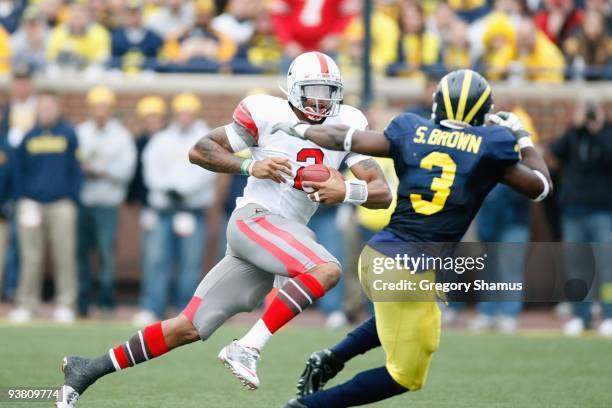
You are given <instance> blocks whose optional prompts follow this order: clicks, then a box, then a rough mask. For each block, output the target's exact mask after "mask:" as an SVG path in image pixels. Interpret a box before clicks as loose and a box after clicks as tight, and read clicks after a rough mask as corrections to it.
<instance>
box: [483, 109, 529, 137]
mask: <svg viewBox="0 0 612 408" xmlns="http://www.w3.org/2000/svg"><path fill="white" fill-rule="evenodd" d="M489 120H490V121H491V122H493V123H495V124H496V125H499V126H502V127H505V128H507V129H508V130H510V132H511V133H512V134H513V135H514V137H516V139H517V140H519V139H521V138H523V137H529V132H527V131H526V130H525V125H523V122H521V120H520V119H519V117H518V116H517V115H515V114H514V113H512V112H497V113H494V114H491V115H489Z"/></svg>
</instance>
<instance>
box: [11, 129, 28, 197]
mask: <svg viewBox="0 0 612 408" xmlns="http://www.w3.org/2000/svg"><path fill="white" fill-rule="evenodd" d="M25 144H26V138H25V137H24V139H23V141H22V143H20V144H19V146H18V147H17V148H16V149H15V150H14V151H13V163H12V170H13V171H12V172H11V173H12V175H13V177H12V181H13V198H14V199H15V200H17V199H19V198H20V197H21V195H22V193H23V192H22V187H23V164H24V160H25Z"/></svg>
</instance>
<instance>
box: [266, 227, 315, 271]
mask: <svg viewBox="0 0 612 408" xmlns="http://www.w3.org/2000/svg"><path fill="white" fill-rule="evenodd" d="M255 222H256V223H257V224H259V225H260V226H261V227H262V228H264V229H266V230H268V231H270V232H271V233H272V234H274V235H276V236H278V237H279V238H280V239H282V240H283V241H285V242H286V243H287V244H289V245H290V246H292V247H293V248H295V249H296V250H297V251H298V252H301V253H302V254H304V255H306V257H308V259H310V260H311V261H312V262H313V263H314V264H315V265H321V264H324V263H325V261H324V260H322V259H321V258H319V256H318V255H317V254H315V253H314V251H313V250H312V249H310V248H308V247H307V246H306V245H304V244H302V243H301V242H300V241H298V240H297V239H296V238H295V237H294V236H293V235H291V234H290V233H289V232H287V231H285V230H282V229H280V228H278V227H277V226H276V225H274V224H272V223H271V222H270V221H268V220H267V219H266V217H259V218H257V219H255Z"/></svg>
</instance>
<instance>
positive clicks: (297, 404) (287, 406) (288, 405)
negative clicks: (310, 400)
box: [283, 398, 308, 408]
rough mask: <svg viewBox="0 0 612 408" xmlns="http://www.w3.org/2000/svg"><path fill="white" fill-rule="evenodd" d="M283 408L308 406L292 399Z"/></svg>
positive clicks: (299, 400) (305, 407)
mask: <svg viewBox="0 0 612 408" xmlns="http://www.w3.org/2000/svg"><path fill="white" fill-rule="evenodd" d="M283 408H308V406H307V405H304V404H303V403H302V400H301V399H299V398H294V399H292V400H290V401H289V402H287V403H286V404H285V405H283Z"/></svg>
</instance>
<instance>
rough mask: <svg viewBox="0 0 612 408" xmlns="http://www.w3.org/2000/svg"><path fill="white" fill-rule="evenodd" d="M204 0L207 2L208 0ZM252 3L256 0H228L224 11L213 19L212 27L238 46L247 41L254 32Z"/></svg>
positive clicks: (253, 6)
mask: <svg viewBox="0 0 612 408" xmlns="http://www.w3.org/2000/svg"><path fill="white" fill-rule="evenodd" d="M199 1H200V2H202V1H203V0H199ZM204 1H205V2H209V1H210V0H204ZM254 3H256V2H253V1H250V0H230V1H229V3H228V4H227V8H226V11H225V12H224V13H223V14H221V15H219V16H217V17H215V18H214V19H213V21H212V27H213V28H214V29H215V30H217V31H218V32H219V33H222V34H224V35H226V36H228V37H229V38H231V39H232V40H233V41H234V42H235V43H236V44H238V45H239V46H241V45H244V44H246V43H248V42H249V41H250V40H251V37H253V34H254V33H255V23H254V22H253V17H254V16H255V4H254Z"/></svg>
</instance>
